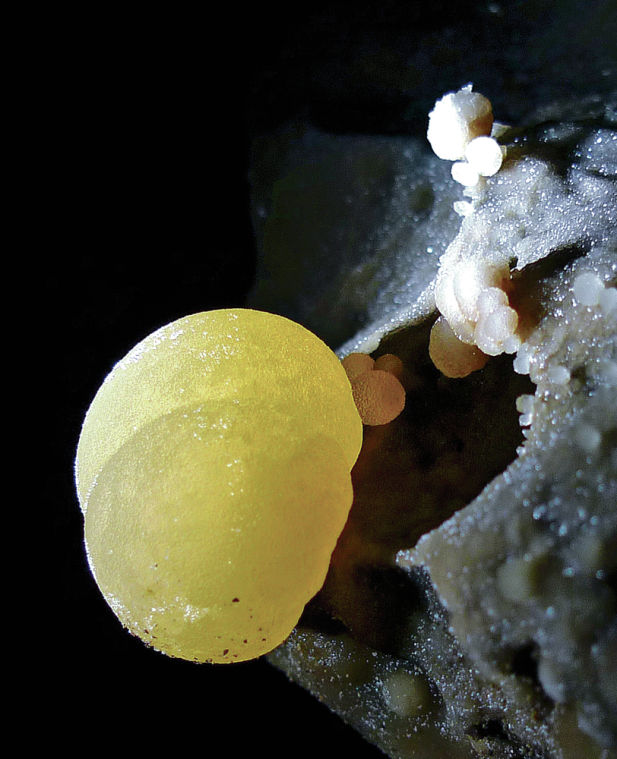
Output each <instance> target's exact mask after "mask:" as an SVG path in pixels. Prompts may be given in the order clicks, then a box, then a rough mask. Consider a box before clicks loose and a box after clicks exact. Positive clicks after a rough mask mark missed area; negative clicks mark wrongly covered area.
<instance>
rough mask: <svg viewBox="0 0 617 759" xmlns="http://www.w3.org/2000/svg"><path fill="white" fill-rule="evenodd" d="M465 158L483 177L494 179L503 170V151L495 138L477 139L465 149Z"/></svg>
mask: <svg viewBox="0 0 617 759" xmlns="http://www.w3.org/2000/svg"><path fill="white" fill-rule="evenodd" d="M465 158H466V159H467V161H468V162H469V164H470V166H471V167H472V168H473V169H475V171H477V172H478V174H479V175H480V176H482V177H492V176H493V175H494V174H496V173H497V172H498V171H499V169H500V168H501V164H502V163H503V151H502V149H501V146H500V145H499V143H498V142H497V140H495V139H494V138H493V137H476V138H474V139H473V140H472V141H471V142H470V143H469V144H468V145H467V147H466V148H465Z"/></svg>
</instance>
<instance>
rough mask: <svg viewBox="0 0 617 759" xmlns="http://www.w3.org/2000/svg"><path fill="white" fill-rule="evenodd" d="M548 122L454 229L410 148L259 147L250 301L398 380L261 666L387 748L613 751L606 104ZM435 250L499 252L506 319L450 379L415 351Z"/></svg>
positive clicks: (615, 662) (453, 752) (615, 401)
mask: <svg viewBox="0 0 617 759" xmlns="http://www.w3.org/2000/svg"><path fill="white" fill-rule="evenodd" d="M607 102H608V101H607ZM609 105H610V103H609ZM560 113H561V116H562V117H563V118H557V119H556V116H557V115H558V114H557V113H556V112H553V113H552V114H551V120H550V121H548V122H541V121H538V122H537V123H535V124H531V125H530V126H527V127H526V128H525V129H524V130H520V131H514V130H512V131H511V132H510V133H509V134H508V135H507V136H506V138H505V140H506V141H507V142H509V152H508V160H507V162H506V163H505V164H504V167H503V168H502V170H501V171H500V172H499V173H498V174H497V175H496V176H495V177H493V178H491V179H489V180H487V182H486V185H485V186H484V188H483V189H482V191H481V192H480V193H479V194H478V195H477V197H476V198H475V200H474V211H473V213H472V214H471V215H470V216H466V217H465V218H464V220H463V221H462V222H461V220H460V219H459V218H458V217H457V216H456V214H455V213H454V211H453V209H452V204H453V201H454V200H456V199H461V198H462V190H461V189H460V188H458V186H457V185H455V183H454V182H452V180H451V179H450V178H449V173H448V168H449V167H448V165H447V164H444V163H443V162H441V161H438V159H435V158H433V157H432V156H429V155H428V151H427V148H426V147H424V146H422V145H421V144H419V143H418V142H417V141H414V140H413V139H409V140H407V139H404V138H395V139H386V138H370V137H357V138H356V137H351V138H343V137H335V138H330V137H328V136H327V135H325V134H322V133H317V132H315V131H314V130H300V131H298V130H297V129H296V131H295V132H294V133H293V135H291V133H290V132H287V133H285V134H284V135H283V136H282V138H281V136H280V135H279V137H277V138H275V139H274V142H271V141H270V142H268V143H267V144H266V143H262V144H261V146H260V147H259V149H258V151H257V153H258V155H257V159H256V163H255V167H256V168H255V178H257V177H261V184H260V183H259V181H257V179H256V181H255V182H254V187H255V188H256V202H255V209H256V222H257V229H258V230H259V232H260V234H261V237H262V240H263V248H264V250H265V255H266V262H267V263H266V266H267V267H268V268H269V270H270V273H271V279H270V281H266V282H264V283H263V284H262V285H261V288H260V290H259V291H258V292H257V293H256V294H255V298H254V303H253V305H255V306H259V307H265V308H272V309H273V310H278V311H279V312H283V313H285V312H287V314H288V315H290V316H292V317H293V318H296V319H297V320H298V321H302V322H303V323H305V324H307V326H310V327H311V328H313V329H314V330H315V331H317V332H318V333H319V334H321V335H322V336H323V337H325V338H326V339H327V340H329V341H331V342H332V341H334V340H338V341H340V342H343V341H344V342H343V345H342V347H341V350H340V354H341V355H344V354H346V353H348V352H350V351H351V350H365V351H369V352H371V353H372V354H373V355H374V356H378V355H381V354H383V353H388V352H392V353H396V354H397V355H399V356H400V357H401V359H402V360H403V361H404V364H405V372H406V375H405V377H404V384H405V386H406V389H407V405H406V409H405V411H404V413H403V414H402V415H401V417H399V419H397V420H396V421H395V422H393V423H391V424H390V425H388V426H386V427H378V428H367V429H366V430H365V442H364V446H363V451H362V453H361V455H360V458H359V460H358V463H357V464H356V467H355V469H354V472H353V479H354V492H355V499H354V505H353V508H352V512H351V515H350V519H349V522H348V524H347V527H346V528H345V531H344V533H343V535H342V536H341V539H340V541H339V545H338V546H337V549H336V551H335V554H334V556H333V560H332V565H331V569H330V573H329V575H328V579H327V580H326V584H325V586H324V588H323V590H322V591H321V593H320V594H319V595H318V596H317V598H316V599H315V600H314V601H313V602H312V603H311V604H310V605H309V607H307V610H306V612H305V615H304V617H303V619H302V620H301V623H300V625H299V627H298V628H297V630H296V631H295V633H294V634H293V635H292V636H291V638H290V639H289V640H288V641H287V642H286V643H285V644H284V645H283V646H281V647H280V648H279V649H277V650H276V651H275V652H273V653H272V654H271V655H270V660H271V661H272V663H273V664H275V665H276V666H277V667H280V668H282V669H283V670H284V671H285V672H287V674H288V675H289V676H290V677H291V678H292V679H293V680H295V681H296V682H298V683H300V684H302V685H303V686H304V687H306V688H307V689H308V690H310V691H311V692H312V693H314V694H315V695H316V696H317V697H318V698H320V699H321V700H323V701H324V702H325V703H327V704H328V705H329V706H330V708H331V709H333V710H334V711H335V712H337V713H338V714H340V715H341V716H342V717H343V719H345V720H346V721H348V722H349V723H350V724H352V725H353V726H355V727H356V728H357V729H358V730H359V731H360V732H361V733H362V734H363V735H364V736H366V738H367V739H368V740H369V741H371V742H373V743H374V744H376V745H377V746H379V747H380V748H381V749H382V750H383V751H385V752H386V753H387V754H388V755H389V756H391V757H393V759H398V758H399V757H400V758H401V759H402V758H403V757H413V758H415V757H446V756H447V757H483V756H492V757H504V758H505V757H520V758H521V759H533V758H534V757H538V758H539V757H542V758H543V759H569V758H570V757H583V756H585V757H590V758H593V757H598V759H608V757H611V756H614V755H615V753H614V748H615V747H617V693H616V692H615V682H617V579H616V578H617V575H616V573H617V303H616V301H617V298H615V297H614V296H615V294H616V293H617V290H615V287H616V286H617V179H616V177H617V131H616V128H615V120H614V117H613V115H612V113H613V111H612V109H611V107H609V106H608V105H607V106H606V107H605V108H603V109H600V110H599V111H598V110H597V109H596V110H595V111H593V112H592V111H589V110H587V112H586V115H584V116H581V114H580V113H578V114H577V113H574V112H573V111H572V110H570V111H567V112H566V111H563V110H562V111H561V112H560ZM281 140H282V141H281ZM266 148H267V149H266ZM259 155H261V157H262V158H261V163H260V158H259ZM273 155H277V156H279V157H280V156H281V155H282V156H283V159H282V160H280V162H279V164H278V170H275V171H274V173H270V174H269V176H268V178H267V180H264V179H263V177H264V171H263V169H264V166H268V167H271V166H272V161H271V158H272V156H273ZM441 164H443V165H441ZM270 171H272V170H271V169H270ZM277 171H278V174H277ZM271 187H274V193H272V192H270V189H269V188H271ZM318 199H321V200H322V201H323V202H324V205H323V206H321V205H319V203H318V202H317V201H318ZM326 201H327V202H326ZM316 203H317V205H316ZM324 209H325V210H324ZM450 244H452V245H456V246H458V249H460V250H461V251H462V253H461V255H467V256H472V257H476V258H478V259H479V260H484V259H488V260H494V261H504V260H505V261H507V262H508V263H509V264H510V267H511V270H512V277H513V283H514V290H513V299H514V302H515V304H516V309H517V311H518V313H519V318H520V319H521V325H522V326H521V333H522V336H523V344H522V346H521V348H520V349H519V351H518V353H517V355H516V356H515V357H514V358H513V357H512V356H507V355H502V356H498V357H495V358H492V359H491V360H490V361H489V363H488V364H487V366H486V367H485V368H484V369H483V370H481V371H479V372H476V373H474V374H471V375H469V376H468V377H466V378H464V379H448V378H445V377H443V376H441V375H440V373H439V372H438V371H437V370H436V369H435V367H434V366H433V365H432V363H431V361H430V359H429V357H428V350H427V346H428V335H429V331H430V327H431V325H432V323H433V322H434V320H435V318H436V316H437V314H436V311H435V306H434V299H433V295H432V288H433V285H434V280H435V276H436V273H437V270H438V267H439V258H440V256H441V255H443V254H445V252H446V250H447V248H448V246H449V245H450ZM429 249H431V250H429ZM299 252H300V254H301V255H302V260H303V261H305V265H304V267H303V268H301V270H300V271H299V273H298V272H296V271H295V268H294V266H292V265H291V263H292V262H295V261H296V260H297V259H295V258H292V256H293V255H294V254H298V253H299ZM285 288H288V289H285ZM292 292H300V293H301V297H299V298H295V299H293V307H292V308H289V307H286V306H288V302H289V301H288V298H291V293H292ZM281 293H282V295H281ZM316 293H319V294H320V295H319V297H315V294H316ZM286 294H287V295H286ZM354 327H356V330H355V334H354Z"/></svg>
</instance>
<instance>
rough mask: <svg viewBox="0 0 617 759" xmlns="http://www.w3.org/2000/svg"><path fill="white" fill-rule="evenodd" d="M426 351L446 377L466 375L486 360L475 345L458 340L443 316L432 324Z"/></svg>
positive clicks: (482, 364)
mask: <svg viewBox="0 0 617 759" xmlns="http://www.w3.org/2000/svg"><path fill="white" fill-rule="evenodd" d="M428 352H429V355H430V357H431V360H432V362H433V363H434V364H435V366H436V367H437V368H438V369H439V371H440V372H441V373H442V374H445V376H446V377H453V378H454V377H456V378H459V377H466V376H467V375H468V374H471V373H472V372H475V371H477V370H478V369H482V367H483V366H484V365H485V364H486V362H487V361H488V356H487V355H486V354H484V353H482V351H481V350H480V349H479V348H476V346H475V345H471V344H469V343H464V342H463V341H462V340H459V339H458V337H457V336H456V335H455V334H454V332H453V331H452V328H451V327H450V325H449V324H448V322H447V321H446V319H444V317H443V316H440V317H439V319H437V321H436V322H435V324H433V328H432V329H431V336H430V340H429V347H428Z"/></svg>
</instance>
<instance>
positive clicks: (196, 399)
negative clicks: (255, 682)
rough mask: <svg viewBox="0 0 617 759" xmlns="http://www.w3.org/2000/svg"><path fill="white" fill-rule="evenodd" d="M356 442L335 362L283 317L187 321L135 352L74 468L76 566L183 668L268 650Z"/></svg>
mask: <svg viewBox="0 0 617 759" xmlns="http://www.w3.org/2000/svg"><path fill="white" fill-rule="evenodd" d="M361 439H362V424H361V421H360V417H359V415H358V412H357V410H356V407H355V405H354V402H353V397H352V393H351V387H350V384H349V381H348V379H347V377H346V375H345V371H344V369H343V368H342V366H341V364H340V362H339V360H338V359H337V357H336V356H335V355H334V353H332V351H330V349H329V348H328V347H327V346H326V345H325V344H324V343H322V342H321V341H320V340H319V339H318V338H317V337H315V336H314V335H313V334H312V333H310V332H308V331H307V330H305V329H304V328H303V327H300V326H299V325H297V324H295V323H293V322H291V321H289V320H287V319H284V318H282V317H278V316H274V315H271V314H266V313H263V312H257V311H249V310H242V309H240V310H234V311H229V310H224V311H213V312H209V313H204V314H195V315H193V316H189V317H186V318H184V319H180V320H179V321H177V322H174V323H173V324H171V325H168V326H167V327H164V328H162V329H161V330H159V331H158V332H156V333H154V334H153V335H151V336H150V337H148V338H147V339H146V340H144V341H143V342H142V343H140V344H139V345H138V346H136V347H135V348H134V349H133V350H132V351H131V352H130V353H129V354H128V355H127V356H126V358H125V359H123V360H122V361H121V362H120V363H119V364H118V365H117V366H116V367H115V368H114V370H113V371H112V373H111V375H110V376H109V377H108V378H107V380H106V381H105V383H104V384H103V386H102V387H101V389H100V391H99V393H98V394H97V396H96V398H95V399H94V401H93V403H92V406H91V408H90V410H89V412H88V414H87V417H86V420H85V422H84V428H83V432H82V436H81V439H80V442H79V447H78V457H77V462H76V475H77V482H78V491H79V494H80V500H81V503H82V508H83V510H84V513H85V533H86V546H87V550H88V555H89V560H90V563H91V567H92V570H93V573H94V575H95V578H96V580H97V583H98V584H99V587H100V588H101V590H102V592H103V594H104V595H105V597H106V599H107V601H108V602H109V604H110V605H111V606H112V608H113V609H114V611H115V612H116V614H117V615H118V617H119V618H120V620H121V621H122V623H123V624H124V625H125V626H126V627H127V628H128V629H129V630H131V632H133V633H135V634H136V635H139V636H140V637H141V638H142V639H144V640H145V641H147V642H148V643H150V644H151V645H153V646H154V647H155V648H157V649H159V650H161V651H164V652H165V653H167V654H169V655H172V656H179V657H182V658H186V659H194V660H197V661H214V662H230V661H242V660H244V659H249V658H253V657H255V656H259V655H261V654H263V653H265V652H267V651H269V650H271V649H272V648H274V647H275V646H277V645H278V644H279V643H281V642H282V641H283V640H284V639H285V638H286V637H287V635H288V634H289V633H290V632H291V630H292V629H293V627H294V626H295V624H296V623H297V621H298V618H299V616H300V614H301V612H302V609H303V608H304V605H305V604H306V603H307V601H308V600H310V598H311V597H312V596H313V595H314V594H315V593H316V592H317V591H318V590H319V588H320V587H321V585H322V584H323V581H324V579H325V575H326V572H327V569H328V564H329V559H330V554H331V552H332V550H333V548H334V546H335V543H336V540H337V538H338V535H339V533H340V532H341V530H342V528H343V526H344V524H345V521H346V519H347V515H348V511H349V508H350V506H351V501H352V489H351V478H350V470H351V467H352V466H353V463H354V462H355V459H356V457H357V455H358V452H359V449H360V445H361Z"/></svg>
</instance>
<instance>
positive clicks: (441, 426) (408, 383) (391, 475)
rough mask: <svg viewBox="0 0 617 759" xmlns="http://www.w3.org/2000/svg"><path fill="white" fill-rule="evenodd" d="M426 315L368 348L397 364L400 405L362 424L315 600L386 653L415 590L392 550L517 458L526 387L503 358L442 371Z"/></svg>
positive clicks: (395, 645)
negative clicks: (341, 524) (342, 517)
mask: <svg viewBox="0 0 617 759" xmlns="http://www.w3.org/2000/svg"><path fill="white" fill-rule="evenodd" d="M433 321H434V319H433V318H432V317H431V318H429V319H427V320H426V321H425V322H423V323H421V324H418V325H413V326H410V327H407V328H404V329H401V330H398V331H397V332H395V333H392V334H390V335H388V336H387V337H385V338H384V339H383V341H382V343H381V345H380V346H379V349H378V350H377V351H376V352H375V353H374V354H373V357H374V358H377V357H378V356H379V355H383V354H385V353H394V354H395V355H397V356H398V357H399V358H400V359H401V360H402V361H403V364H404V375H403V377H402V382H403V384H404V386H405V388H406V392H407V399H406V405H405V409H404V411H403V413H402V414H401V415H400V416H399V417H398V418H397V419H396V420H395V421H394V422H392V423H390V424H388V425H383V426H378V427H365V429H364V442H363V446H362V451H361V453H360V456H359V457H358V460H357V462H356V465H355V467H354V469H353V471H352V480H353V486H354V502H353V506H352V509H351V512H350V515H349V519H348V521H347V524H346V526H345V529H344V530H343V533H342V534H341V536H340V538H339V541H338V544H337V547H336V549H335V551H334V553H333V556H332V561H331V565H330V571H329V573H328V577H327V579H326V582H325V584H324V587H323V589H322V591H321V593H320V594H319V597H318V598H319V604H320V607H321V608H322V609H324V610H326V611H327V612H328V614H329V615H330V616H332V617H334V618H336V619H338V620H340V621H341V622H342V623H343V624H344V625H345V626H346V627H347V628H348V629H349V631H350V632H351V634H352V635H353V636H354V637H355V638H356V639H358V640H359V641H361V642H363V643H366V644H368V645H371V646H373V647H374V648H377V649H379V650H382V651H386V652H392V653H396V651H397V650H399V648H400V635H401V634H402V633H401V629H402V628H400V624H401V620H406V619H408V617H409V614H410V613H411V612H412V611H413V608H414V604H416V605H417V604H418V603H419V599H420V598H421V596H422V593H421V592H420V591H419V590H418V589H416V590H415V591H414V588H413V587H412V585H413V580H411V579H410V576H409V575H408V574H405V573H403V572H400V571H399V570H398V569H396V568H395V566H394V558H395V555H396V552H397V551H399V550H401V549H407V548H410V547H413V546H414V545H415V543H416V542H417V541H418V539H419V538H420V537H421V536H422V535H423V534H425V533H427V532H429V531H431V530H433V529H435V528H436V527H438V526H439V525H440V524H442V523H443V522H444V521H445V520H446V519H448V518H449V517H451V516H452V514H454V513H455V512H456V511H458V510H459V509H462V508H464V507H465V506H467V505H468V504H469V503H470V502H471V501H472V500H473V499H474V498H476V497H477V496H478V495H479V494H480V493H481V492H482V490H483V489H484V488H485V487H486V485H487V484H488V483H489V482H491V481H492V480H493V479H494V478H495V477H497V476H498V475H499V474H501V473H502V472H503V471H504V470H505V469H506V467H507V466H508V465H509V464H510V463H511V462H512V461H513V460H514V459H515V458H516V455H517V454H516V450H517V447H518V446H520V445H521V443H522V442H523V440H524V438H523V435H522V432H521V428H520V425H519V414H518V412H517V410H516V398H517V397H518V396H519V395H521V394H529V393H534V391H535V386H534V385H533V383H532V382H531V381H530V379H529V377H527V376H523V375H519V374H516V373H515V372H514V370H513V368H512V360H513V359H512V356H508V355H502V356H497V357H495V358H492V359H491V360H490V361H489V362H488V364H487V365H486V367H485V368H484V369H482V370H481V371H478V372H474V373H473V374H471V375H469V376H468V377H465V378H463V379H450V378H447V377H445V376H443V375H442V374H441V373H440V372H439V371H438V370H437V369H436V368H435V366H434V365H433V363H432V361H431V359H430V357H429V355H428V340H429V333H430V329H431V326H432V324H433Z"/></svg>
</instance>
